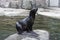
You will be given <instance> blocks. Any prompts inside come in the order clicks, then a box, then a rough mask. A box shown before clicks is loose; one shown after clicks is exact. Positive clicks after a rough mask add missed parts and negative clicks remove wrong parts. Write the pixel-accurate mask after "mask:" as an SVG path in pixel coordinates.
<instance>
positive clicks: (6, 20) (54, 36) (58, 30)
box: [0, 15, 60, 40]
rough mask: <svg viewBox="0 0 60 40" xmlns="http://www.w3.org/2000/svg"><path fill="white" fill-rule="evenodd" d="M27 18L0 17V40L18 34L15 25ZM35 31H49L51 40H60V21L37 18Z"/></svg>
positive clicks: (34, 26)
mask: <svg viewBox="0 0 60 40" xmlns="http://www.w3.org/2000/svg"><path fill="white" fill-rule="evenodd" d="M23 18H25V17H21V16H20V17H6V16H0V40H4V39H5V38H6V37H8V36H9V35H11V34H14V33H16V32H17V31H16V29H15V23H16V21H18V20H21V19H23ZM33 29H42V30H47V31H48V32H49V33H50V40H60V20H58V19H53V18H49V17H43V16H39V15H38V16H36V20H35V23H34V25H33Z"/></svg>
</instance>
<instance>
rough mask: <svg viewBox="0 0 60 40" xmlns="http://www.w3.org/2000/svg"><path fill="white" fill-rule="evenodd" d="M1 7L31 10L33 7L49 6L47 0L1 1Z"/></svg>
mask: <svg viewBox="0 0 60 40" xmlns="http://www.w3.org/2000/svg"><path fill="white" fill-rule="evenodd" d="M0 7H9V8H24V9H31V8H33V7H37V8H40V7H43V8H46V7H47V4H46V0H1V1H0Z"/></svg>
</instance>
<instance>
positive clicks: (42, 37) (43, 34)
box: [5, 30, 49, 40]
mask: <svg viewBox="0 0 60 40" xmlns="http://www.w3.org/2000/svg"><path fill="white" fill-rule="evenodd" d="M5 40H49V33H48V32H47V31H45V30H34V31H33V32H30V33H27V32H24V33H23V34H20V35H18V34H17V33H16V34H13V35H10V36H9V37H7V38H6V39H5Z"/></svg>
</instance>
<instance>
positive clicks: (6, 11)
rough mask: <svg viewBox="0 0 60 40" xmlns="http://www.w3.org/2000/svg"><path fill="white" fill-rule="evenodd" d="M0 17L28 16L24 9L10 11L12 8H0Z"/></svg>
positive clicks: (27, 11)
mask: <svg viewBox="0 0 60 40" xmlns="http://www.w3.org/2000/svg"><path fill="white" fill-rule="evenodd" d="M0 10H1V11H0V16H28V15H29V10H25V9H12V8H0Z"/></svg>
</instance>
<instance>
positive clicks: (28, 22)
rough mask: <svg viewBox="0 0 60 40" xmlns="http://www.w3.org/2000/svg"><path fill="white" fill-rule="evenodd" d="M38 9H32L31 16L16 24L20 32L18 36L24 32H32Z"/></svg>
mask: <svg viewBox="0 0 60 40" xmlns="http://www.w3.org/2000/svg"><path fill="white" fill-rule="evenodd" d="M37 10H38V9H36V8H35V9H32V10H31V11H30V13H29V16H28V17H26V18H24V19H22V20H20V21H18V22H16V29H17V31H18V34H22V33H23V32H24V31H27V32H31V31H32V26H33V24H34V20H35V14H36V12H37Z"/></svg>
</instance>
